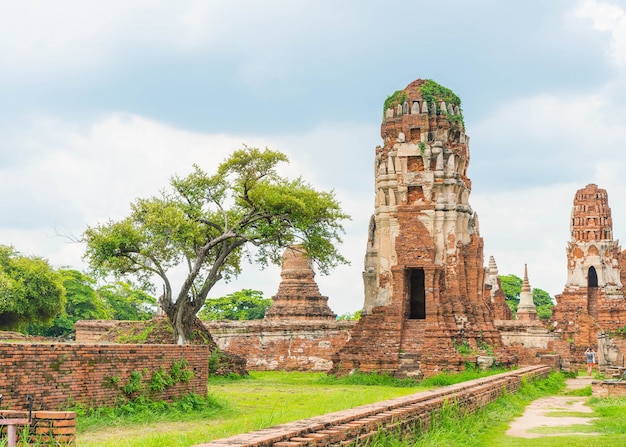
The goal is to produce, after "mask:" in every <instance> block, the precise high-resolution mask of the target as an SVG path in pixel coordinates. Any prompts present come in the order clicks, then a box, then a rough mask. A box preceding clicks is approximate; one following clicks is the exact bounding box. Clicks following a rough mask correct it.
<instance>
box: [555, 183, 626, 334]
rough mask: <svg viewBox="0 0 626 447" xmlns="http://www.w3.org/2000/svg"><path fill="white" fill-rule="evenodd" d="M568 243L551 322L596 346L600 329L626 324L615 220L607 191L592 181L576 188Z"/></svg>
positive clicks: (621, 260) (625, 306) (620, 256)
mask: <svg viewBox="0 0 626 447" xmlns="http://www.w3.org/2000/svg"><path fill="white" fill-rule="evenodd" d="M570 232H571V239H570V241H569V242H568V244H567V283H566V284H565V290H564V291H563V293H562V294H561V295H557V296H556V297H555V298H556V301H557V305H556V308H555V310H554V315H553V318H552V319H553V321H554V324H555V325H556V328H557V330H558V331H560V332H563V333H564V336H565V338H567V339H569V340H573V342H574V344H575V345H580V346H584V345H595V344H596V341H597V339H596V337H597V334H598V332H600V331H610V330H616V329H618V328H620V327H623V326H624V325H625V324H626V302H625V301H624V293H623V289H622V284H623V282H624V280H625V278H624V276H623V275H624V271H623V270H624V269H623V268H620V267H621V266H622V265H624V264H623V260H624V257H625V255H624V252H622V251H621V248H620V246H619V243H618V241H616V240H613V221H612V219H611V208H609V201H608V195H607V192H606V190H604V189H601V188H598V186H597V185H594V184H590V185H587V186H586V187H585V188H583V189H580V190H578V191H577V192H576V195H575V197H574V206H573V208H572V214H571V218H570Z"/></svg>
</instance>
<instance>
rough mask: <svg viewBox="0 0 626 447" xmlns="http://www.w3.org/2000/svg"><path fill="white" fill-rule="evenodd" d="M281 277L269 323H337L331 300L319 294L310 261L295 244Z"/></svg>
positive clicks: (285, 258) (289, 249)
mask: <svg viewBox="0 0 626 447" xmlns="http://www.w3.org/2000/svg"><path fill="white" fill-rule="evenodd" d="M280 277H281V278H282V280H281V282H280V284H279V286H278V292H276V295H274V296H273V297H272V305H271V306H270V307H269V309H267V311H266V313H265V319H266V320H334V319H335V318H336V317H337V315H336V314H335V313H333V311H332V310H331V309H330V307H328V297H327V296H322V295H321V294H320V290H319V287H318V286H317V283H316V282H315V272H314V271H313V264H312V262H311V258H310V257H309V256H308V255H307V254H306V251H305V249H304V247H302V246H300V245H293V246H291V247H287V248H286V249H285V252H284V253H283V265H282V271H281V273H280Z"/></svg>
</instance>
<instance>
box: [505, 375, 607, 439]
mask: <svg viewBox="0 0 626 447" xmlns="http://www.w3.org/2000/svg"><path fill="white" fill-rule="evenodd" d="M592 380H593V378H592V377H587V376H580V377H577V378H575V379H567V381H566V383H567V387H566V390H575V389H579V388H584V387H586V386H587V385H590V384H591V381H592ZM586 400H587V398H586V397H574V396H549V397H544V398H542V399H537V400H536V401H534V402H532V403H531V404H530V405H529V406H528V407H526V410H525V411H524V414H523V415H522V416H520V417H519V418H517V419H516V420H514V421H513V422H512V423H511V427H510V428H509V430H508V431H507V432H506V434H507V436H514V437H518V438H540V437H544V436H560V435H598V434H599V433H575V432H572V431H567V430H563V433H554V434H543V433H535V432H534V431H536V429H538V428H542V427H561V428H566V427H569V426H572V425H584V424H590V423H591V421H592V420H593V418H592V417H584V416H564V414H569V413H579V414H580V413H589V414H591V413H592V410H591V408H589V407H587V406H586V405H585V401H586Z"/></svg>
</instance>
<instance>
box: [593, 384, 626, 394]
mask: <svg viewBox="0 0 626 447" xmlns="http://www.w3.org/2000/svg"><path fill="white" fill-rule="evenodd" d="M591 394H592V396H593V397H626V381H617V380H594V381H593V382H591Z"/></svg>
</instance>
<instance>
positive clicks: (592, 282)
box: [587, 266, 598, 319]
mask: <svg viewBox="0 0 626 447" xmlns="http://www.w3.org/2000/svg"><path fill="white" fill-rule="evenodd" d="M587 312H589V315H590V316H591V317H593V318H595V319H598V273H597V272H596V268H595V267H594V266H591V267H589V271H588V272H587Z"/></svg>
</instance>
